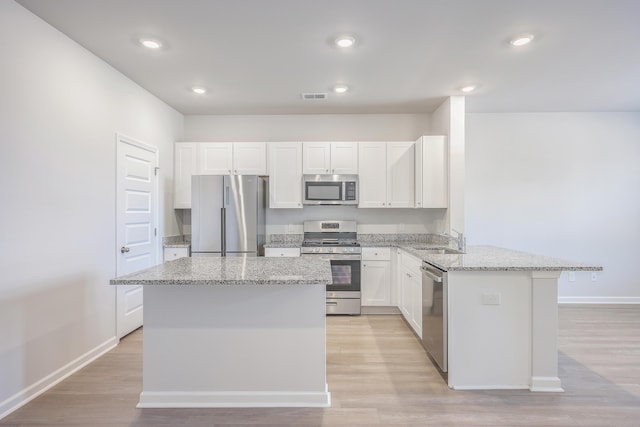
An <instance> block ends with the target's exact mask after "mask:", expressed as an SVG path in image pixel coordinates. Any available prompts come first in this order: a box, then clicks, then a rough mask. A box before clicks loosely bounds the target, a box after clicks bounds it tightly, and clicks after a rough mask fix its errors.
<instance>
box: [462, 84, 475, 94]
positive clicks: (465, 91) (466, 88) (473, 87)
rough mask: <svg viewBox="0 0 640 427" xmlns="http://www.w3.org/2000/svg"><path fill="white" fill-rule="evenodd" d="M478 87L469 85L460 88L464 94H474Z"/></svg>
mask: <svg viewBox="0 0 640 427" xmlns="http://www.w3.org/2000/svg"><path fill="white" fill-rule="evenodd" d="M476 87H477V86H476V85H467V86H463V87H461V88H460V91H461V92H464V93H469V92H473V91H474V90H476Z"/></svg>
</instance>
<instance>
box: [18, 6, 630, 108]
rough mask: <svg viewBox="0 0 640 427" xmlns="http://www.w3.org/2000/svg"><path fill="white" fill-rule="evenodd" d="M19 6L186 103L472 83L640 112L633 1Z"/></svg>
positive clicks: (165, 96) (372, 100)
mask: <svg viewBox="0 0 640 427" xmlns="http://www.w3.org/2000/svg"><path fill="white" fill-rule="evenodd" d="M18 3H20V4H21V5H23V6H24V7H26V8H27V9H29V10H31V11H32V12H33V13H35V14H36V15H38V16H40V17H41V18H42V19H43V20H45V21H46V22H48V23H49V24H51V25H52V26H54V27H56V28H57V29H59V30H60V31H61V32H63V33H65V34H66V35H68V36H69V37H70V38H71V39H73V40H75V41H76V42H78V43H79V44H81V45H82V46H84V47H86V48H87V49H89V50H90V51H92V52H93V53H94V54H96V55H97V56H98V57H100V58H102V59H103V60H105V61H106V62H107V63H109V64H111V65H112V66H113V67H115V68H116V69H118V70H119V71H120V72H122V73H123V74H124V75H126V76H127V77H129V78H130V79H132V80H133V81H135V82H137V83H138V84H139V85H140V86H142V87H143V88H145V89H147V90H148V91H149V92H151V93H153V94H155V95H156V96H157V97H158V98H160V99H162V100H163V101H165V102H166V103H167V104H169V105H171V106H172V107H174V108H175V109H176V110H178V111H180V112H181V113H183V114H325V113H424V112H431V111H433V110H434V109H435V108H436V107H437V106H438V105H439V104H440V103H441V102H442V100H443V99H444V98H445V97H447V96H450V95H461V94H462V93H461V92H460V91H459V89H460V88H461V87H462V86H464V85H466V84H470V83H472V84H476V85H477V86H478V87H477V89H476V90H475V91H474V92H473V93H471V94H469V95H467V102H466V104H467V111H468V112H546V111H640V78H639V76H640V49H638V47H637V46H635V47H634V43H635V42H636V41H638V40H640V24H639V18H640V1H638V0H529V1H521V0H482V1H479V0H135V1H133V0H55V1H51V0H18ZM343 33H351V34H354V35H355V36H356V39H357V41H356V45H355V47H353V48H351V49H348V50H345V49H339V48H338V47H336V46H335V45H334V44H333V40H334V39H335V38H336V37H337V36H338V35H340V34H343ZM520 33H532V34H534V35H535V39H534V41H533V42H532V43H531V44H529V45H527V46H523V47H521V48H514V47H513V46H511V45H510V44H509V40H510V38H511V37H513V36H515V35H517V34H520ZM145 36H146V37H154V38H157V39H159V40H161V41H162V42H163V44H164V47H163V48H162V49H160V50H157V51H151V50H148V49H146V48H144V47H142V46H141V45H140V43H139V38H140V37H145ZM337 83H346V84H348V85H349V86H350V88H351V89H350V90H349V92H347V93H345V94H341V95H338V94H334V93H332V92H330V91H331V89H332V87H333V86H334V85H335V84H337ZM194 85H197V86H204V87H206V88H207V89H208V90H209V92H208V93H207V94H205V95H196V94H195V93H193V92H191V90H190V88H191V87H192V86H194ZM302 92H329V98H328V99H326V100H313V101H304V100H302V98H301V93H302Z"/></svg>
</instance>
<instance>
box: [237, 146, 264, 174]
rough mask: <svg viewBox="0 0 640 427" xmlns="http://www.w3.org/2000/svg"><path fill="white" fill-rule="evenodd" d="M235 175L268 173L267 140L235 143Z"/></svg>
mask: <svg viewBox="0 0 640 427" xmlns="http://www.w3.org/2000/svg"><path fill="white" fill-rule="evenodd" d="M233 173H234V175H266V174H267V144H266V143H265V142H235V143H234V144H233Z"/></svg>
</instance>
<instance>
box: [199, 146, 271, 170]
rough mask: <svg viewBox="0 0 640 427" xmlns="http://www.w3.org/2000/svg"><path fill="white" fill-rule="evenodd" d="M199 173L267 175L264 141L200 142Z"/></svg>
mask: <svg viewBox="0 0 640 427" xmlns="http://www.w3.org/2000/svg"><path fill="white" fill-rule="evenodd" d="M197 145H198V175H266V174H267V148H266V147H267V145H266V143H264V142H233V143H232V142H201V143H198V144H197Z"/></svg>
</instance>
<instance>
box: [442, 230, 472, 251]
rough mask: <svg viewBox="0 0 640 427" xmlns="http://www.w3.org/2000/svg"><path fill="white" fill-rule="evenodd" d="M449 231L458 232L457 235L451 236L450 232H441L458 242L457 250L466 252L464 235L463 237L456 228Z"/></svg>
mask: <svg viewBox="0 0 640 427" xmlns="http://www.w3.org/2000/svg"><path fill="white" fill-rule="evenodd" d="M451 231H454V232H455V233H456V234H458V237H453V236H452V235H451V234H449V233H447V232H446V231H445V232H444V233H442V235H443V236H446V237H448V238H449V239H451V240H453V241H455V242H456V243H457V244H458V250H459V251H462V252H466V251H467V239H466V237H464V234H463V233H461V232H459V231H458V230H456V229H454V228H452V229H451Z"/></svg>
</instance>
